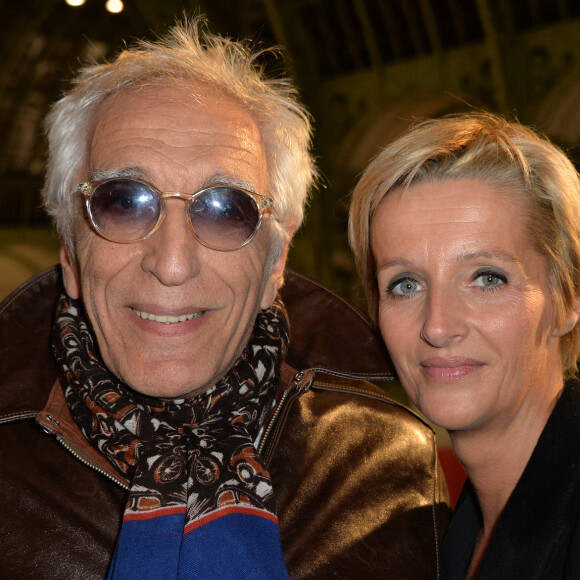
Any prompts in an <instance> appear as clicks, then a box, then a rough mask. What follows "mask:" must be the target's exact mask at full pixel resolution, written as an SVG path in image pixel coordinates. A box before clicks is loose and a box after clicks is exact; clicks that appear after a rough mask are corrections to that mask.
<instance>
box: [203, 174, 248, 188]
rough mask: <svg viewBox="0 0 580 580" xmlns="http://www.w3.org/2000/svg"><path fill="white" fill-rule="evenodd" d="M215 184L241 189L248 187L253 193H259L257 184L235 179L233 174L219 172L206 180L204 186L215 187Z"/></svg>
mask: <svg viewBox="0 0 580 580" xmlns="http://www.w3.org/2000/svg"><path fill="white" fill-rule="evenodd" d="M215 186H226V187H228V186H229V187H238V188H240V189H246V190H247V191H251V192H252V193H258V191H257V190H256V186H255V185H254V184H252V183H250V182H248V181H244V180H242V179H235V178H234V177H232V176H231V175H226V174H225V173H218V174H216V175H213V176H212V177H210V178H208V179H206V180H205V182H204V187H215Z"/></svg>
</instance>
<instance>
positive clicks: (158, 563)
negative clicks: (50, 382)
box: [52, 295, 288, 580]
mask: <svg viewBox="0 0 580 580" xmlns="http://www.w3.org/2000/svg"><path fill="white" fill-rule="evenodd" d="M287 342H288V323H287V319H286V315H285V312H284V309H283V306H282V305H281V303H276V304H275V305H274V306H273V307H272V308H271V309H269V310H267V311H260V312H259V313H258V315H257V318H256V323H255V326H254V330H253V334H252V337H251V338H250V341H249V343H248V345H247V346H246V348H245V349H244V351H243V353H242V355H241V356H240V358H239V359H238V361H237V362H236V363H235V365H234V367H233V368H232V369H231V370H230V371H229V372H228V373H227V375H226V376H225V377H223V379H222V380H220V381H219V382H218V383H217V384H216V385H214V386H213V387H212V388H211V389H210V390H208V391H207V392H205V393H203V394H201V395H198V396H196V397H195V398H194V399H191V400H173V401H163V400H159V399H153V398H150V397H146V396H144V395H140V394H138V393H136V392H135V391H133V390H132V389H130V388H129V387H127V386H126V385H124V384H123V383H121V382H120V381H119V380H118V379H117V378H116V377H115V376H113V375H112V374H111V373H109V371H108V370H107V368H106V367H105V365H104V363H103V362H102V360H101V359H100V357H99V355H98V349H97V348H96V345H95V344H94V339H93V335H92V332H91V330H90V327H89V325H88V324H87V322H86V320H85V317H84V312H83V309H82V305H81V303H80V302H79V301H74V300H71V299H70V298H68V297H67V296H65V295H63V296H62V297H61V299H60V302H59V308H58V312H57V319H56V322H55V327H54V329H53V335H52V346H53V352H54V354H55V358H56V361H57V366H58V368H59V374H60V380H61V383H62V385H63V389H64V391H65V396H66V399H67V403H68V405H69V408H70V409H71V413H72V415H73V417H74V419H75V421H76V423H77V424H78V425H79V427H80V428H81V430H82V432H83V434H84V435H85V437H86V438H87V439H88V440H89V441H90V442H91V444H92V445H93V446H95V447H96V448H97V449H98V450H99V451H100V452H101V453H102V454H103V455H104V456H105V457H107V459H108V460H109V461H110V462H111V463H112V464H113V466H114V467H115V468H116V469H117V470H119V471H120V472H121V473H122V474H123V475H124V476H125V477H126V478H127V479H128V480H129V481H130V482H131V489H130V492H129V495H128V500H127V505H126V508H125V513H124V517H123V523H122V527H121V532H120V535H119V539H118V546H117V549H116V551H115V554H114V556H113V560H112V562H111V565H110V568H109V575H108V578H109V579H111V580H129V579H135V580H137V579H139V580H148V579H151V580H153V579H156V580H158V579H160V578H163V579H166V578H171V579H173V578H175V579H179V580H181V579H183V580H185V579H191V580H209V579H211V580H242V579H243V580H249V579H256V580H258V579H260V580H268V579H280V580H282V579H287V578H288V574H287V572H286V567H285V564H284V558H283V555H282V548H281V543H280V533H279V530H278V520H277V517H276V512H275V502H274V494H273V490H272V483H271V481H270V476H269V473H268V471H267V470H266V468H265V466H264V465H263V462H262V459H261V457H260V456H259V455H258V453H257V450H256V446H257V442H258V440H259V438H260V436H261V433H262V431H263V428H264V425H265V423H266V420H267V418H268V417H269V415H270V413H271V411H272V409H273V407H274V405H275V397H276V392H277V385H278V384H279V370H280V364H281V361H282V358H283V355H284V353H285V350H286V346H287Z"/></svg>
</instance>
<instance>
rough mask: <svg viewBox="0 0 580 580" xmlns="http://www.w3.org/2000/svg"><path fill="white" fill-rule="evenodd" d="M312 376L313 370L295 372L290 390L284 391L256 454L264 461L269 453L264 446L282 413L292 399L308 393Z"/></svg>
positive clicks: (268, 441) (267, 442) (278, 422)
mask: <svg viewBox="0 0 580 580" xmlns="http://www.w3.org/2000/svg"><path fill="white" fill-rule="evenodd" d="M314 374H315V373H314V370H312V369H306V370H303V371H299V372H297V373H296V374H295V375H294V379H293V382H292V385H291V386H290V388H289V389H287V390H286V391H284V393H283V394H282V397H281V398H280V402H279V403H278V405H277V406H276V409H275V410H274V413H273V414H272V418H271V419H270V421H269V423H268V426H267V427H266V429H265V431H264V435H263V437H262V440H261V441H260V445H259V446H258V454H259V455H260V456H262V457H263V458H264V459H267V454H268V452H269V449H268V450H266V446H267V445H268V444H269V443H270V439H271V437H270V436H271V435H272V434H273V433H274V432H275V431H276V427H277V426H278V425H279V424H280V418H281V417H282V415H283V412H285V411H286V410H287V409H288V408H289V406H290V403H291V402H292V401H293V400H294V399H296V398H297V397H299V396H301V395H302V394H304V393H305V392H306V391H308V389H309V388H310V385H311V384H312V382H313V381H314ZM264 453H265V454H264ZM266 462H267V461H266Z"/></svg>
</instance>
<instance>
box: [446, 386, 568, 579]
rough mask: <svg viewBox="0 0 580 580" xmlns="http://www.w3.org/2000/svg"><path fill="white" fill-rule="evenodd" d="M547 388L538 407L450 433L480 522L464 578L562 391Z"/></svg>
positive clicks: (476, 560) (481, 551)
mask: <svg viewBox="0 0 580 580" xmlns="http://www.w3.org/2000/svg"><path fill="white" fill-rule="evenodd" d="M561 390H562V386H559V387H558V388H554V389H552V390H549V389H547V392H546V396H547V401H545V404H544V405H543V406H542V407H540V408H538V407H537V406H535V405H532V406H530V407H529V408H526V407H525V405H524V406H523V407H522V408H521V409H520V410H519V412H518V413H516V414H515V415H514V416H513V417H511V418H510V420H509V421H503V422H501V421H496V422H490V423H489V424H486V425H482V426H479V427H474V428H472V429H465V430H462V431H454V432H450V433H449V436H450V439H451V443H452V445H453V450H454V452H455V454H456V456H457V458H458V459H459V461H460V462H461V463H462V464H463V466H464V468H465V470H466V472H467V474H468V476H469V479H470V480H471V483H472V485H473V488H474V490H475V493H476V495H477V499H478V502H479V507H480V510H481V515H482V520H483V525H482V528H481V529H480V531H479V533H478V537H477V541H476V546H475V551H474V554H473V558H472V562H471V565H470V569H469V574H468V576H467V578H468V579H469V578H472V577H473V576H474V574H475V572H476V571H477V567H478V566H479V564H480V562H481V559H482V558H483V555H484V554H485V551H486V549H487V546H488V545H489V542H490V540H491V537H492V535H493V531H494V529H495V527H496V525H497V522H498V520H499V518H500V516H501V513H502V511H503V509H504V507H505V505H506V503H507V501H508V499H509V497H510V495H511V494H512V492H513V490H514V488H515V487H516V485H517V483H518V481H519V479H520V477H521V476H522V474H523V472H524V469H525V468H526V465H527V463H528V461H529V459H530V457H531V455H532V453H533V451H534V448H535V446H536V444H537V442H538V439H539V437H540V435H541V433H542V431H543V429H544V427H545V425H546V422H547V420H548V418H549V416H550V414H551V412H552V410H553V408H554V406H555V404H556V401H557V399H558V397H559V395H560V393H561Z"/></svg>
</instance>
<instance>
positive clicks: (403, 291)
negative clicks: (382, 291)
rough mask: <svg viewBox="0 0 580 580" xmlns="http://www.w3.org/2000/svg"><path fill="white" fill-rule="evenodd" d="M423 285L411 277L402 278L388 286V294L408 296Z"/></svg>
mask: <svg viewBox="0 0 580 580" xmlns="http://www.w3.org/2000/svg"><path fill="white" fill-rule="evenodd" d="M422 289H423V286H421V284H419V282H417V280H413V278H403V279H399V280H395V281H393V282H392V283H391V284H390V285H389V288H388V291H389V294H398V295H403V296H408V295H409V294H414V293H415V292H418V291H419V290H422Z"/></svg>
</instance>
